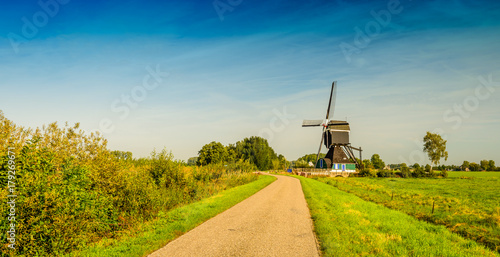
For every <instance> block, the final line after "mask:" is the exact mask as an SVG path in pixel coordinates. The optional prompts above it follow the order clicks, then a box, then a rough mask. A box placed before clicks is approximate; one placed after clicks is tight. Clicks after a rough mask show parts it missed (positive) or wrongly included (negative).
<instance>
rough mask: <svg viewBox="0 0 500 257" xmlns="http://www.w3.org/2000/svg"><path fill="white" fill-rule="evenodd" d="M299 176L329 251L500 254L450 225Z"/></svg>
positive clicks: (330, 253) (344, 253)
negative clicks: (463, 234)
mask: <svg viewBox="0 0 500 257" xmlns="http://www.w3.org/2000/svg"><path fill="white" fill-rule="evenodd" d="M296 177H297V176H296ZM298 178H299V179H300V181H301V184H302V190H303V191H304V195H305V198H306V200H307V203H308V205H309V208H310V210H311V216H312V219H313V221H314V226H315V232H316V235H317V237H318V240H319V242H320V246H321V251H322V252H323V255H324V256H497V255H496V253H494V252H492V251H490V250H488V249H486V248H485V247H483V246H482V245H479V244H477V243H476V242H474V241H472V240H467V239H464V238H462V237H460V236H458V235H456V234H453V233H451V232H450V231H448V230H447V229H446V228H445V227H444V226H439V225H433V224H429V223H427V222H424V221H420V220H417V219H415V218H414V217H411V216H409V215H406V214H404V213H402V212H398V211H395V210H391V209H388V208H386V207H384V206H380V205H377V204H375V203H372V202H367V201H364V200H362V199H360V198H359V197H357V196H355V195H352V194H349V193H346V192H343V191H340V190H338V189H337V188H335V187H333V186H330V185H327V184H325V183H322V182H319V181H316V180H313V179H308V178H303V177H298Z"/></svg>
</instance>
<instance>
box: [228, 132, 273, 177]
mask: <svg viewBox="0 0 500 257" xmlns="http://www.w3.org/2000/svg"><path fill="white" fill-rule="evenodd" d="M235 151H236V155H237V156H238V158H240V159H243V160H248V161H249V162H250V163H253V164H255V166H257V168H258V169H259V170H269V169H271V168H272V161H273V160H274V159H278V156H277V155H276V153H275V152H274V150H273V148H271V147H270V146H269V143H268V142H267V140H266V139H264V138H262V137H250V138H245V139H243V140H242V141H238V142H237V143H236V149H235Z"/></svg>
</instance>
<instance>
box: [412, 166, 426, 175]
mask: <svg viewBox="0 0 500 257" xmlns="http://www.w3.org/2000/svg"><path fill="white" fill-rule="evenodd" d="M413 167H414V171H413V173H412V176H413V177H414V178H423V177H425V171H424V168H422V167H421V166H420V165H419V164H418V163H415V164H414V165H413Z"/></svg>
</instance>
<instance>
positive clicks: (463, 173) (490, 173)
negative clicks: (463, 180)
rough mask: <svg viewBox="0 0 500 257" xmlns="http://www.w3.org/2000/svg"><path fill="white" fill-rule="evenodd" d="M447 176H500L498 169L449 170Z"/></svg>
mask: <svg viewBox="0 0 500 257" xmlns="http://www.w3.org/2000/svg"><path fill="white" fill-rule="evenodd" d="M448 177H450V178H460V177H472V178H500V172H498V171H449V172H448Z"/></svg>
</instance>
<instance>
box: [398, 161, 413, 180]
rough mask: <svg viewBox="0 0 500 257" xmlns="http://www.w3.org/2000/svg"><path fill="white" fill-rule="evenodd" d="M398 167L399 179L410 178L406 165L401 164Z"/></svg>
mask: <svg viewBox="0 0 500 257" xmlns="http://www.w3.org/2000/svg"><path fill="white" fill-rule="evenodd" d="M399 167H400V168H401V177H403V178H409V177H410V176H411V172H410V168H408V166H407V165H406V163H401V165H400V166H399Z"/></svg>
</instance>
